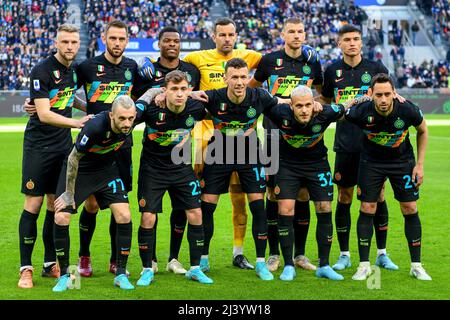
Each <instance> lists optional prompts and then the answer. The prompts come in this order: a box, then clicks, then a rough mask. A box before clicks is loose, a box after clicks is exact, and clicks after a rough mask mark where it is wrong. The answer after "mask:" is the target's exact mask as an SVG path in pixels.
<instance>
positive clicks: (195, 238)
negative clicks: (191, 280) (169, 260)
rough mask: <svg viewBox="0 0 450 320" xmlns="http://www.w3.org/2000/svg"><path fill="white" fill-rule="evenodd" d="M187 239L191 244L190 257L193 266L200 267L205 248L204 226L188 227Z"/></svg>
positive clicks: (190, 225)
mask: <svg viewBox="0 0 450 320" xmlns="http://www.w3.org/2000/svg"><path fill="white" fill-rule="evenodd" d="M187 238H188V242H189V256H190V260H191V266H198V265H200V257H201V255H202V251H203V246H204V244H205V239H204V238H205V235H204V233H203V226H202V225H199V226H194V225H192V224H189V225H188V231H187Z"/></svg>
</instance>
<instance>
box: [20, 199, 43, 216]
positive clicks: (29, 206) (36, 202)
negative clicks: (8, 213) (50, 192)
mask: <svg viewBox="0 0 450 320" xmlns="http://www.w3.org/2000/svg"><path fill="white" fill-rule="evenodd" d="M43 202H44V197H35V196H28V195H27V196H25V203H24V206H23V207H24V209H25V210H26V211H28V212H31V213H34V214H38V213H39V211H41V207H42V203H43Z"/></svg>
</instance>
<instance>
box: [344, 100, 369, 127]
mask: <svg viewBox="0 0 450 320" xmlns="http://www.w3.org/2000/svg"><path fill="white" fill-rule="evenodd" d="M363 105H364V104H359V105H356V106H353V107H351V108H348V109H347V110H346V111H345V120H347V121H349V122H351V123H354V124H356V125H357V126H359V127H360V123H361V121H360V119H361V114H362V113H361V112H362V106H363Z"/></svg>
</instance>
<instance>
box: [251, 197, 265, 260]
mask: <svg viewBox="0 0 450 320" xmlns="http://www.w3.org/2000/svg"><path fill="white" fill-rule="evenodd" d="M249 207H250V211H251V212H252V215H253V219H252V233H253V240H254V241H255V249H256V258H264V257H265V256H266V246H267V216H266V210H265V209H264V200H262V199H261V200H255V201H252V202H250V203H249Z"/></svg>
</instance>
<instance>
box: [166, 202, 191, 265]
mask: <svg viewBox="0 0 450 320" xmlns="http://www.w3.org/2000/svg"><path fill="white" fill-rule="evenodd" d="M186 222H187V217H186V213H185V211H184V210H172V213H171V214H170V254H169V262H170V261H171V260H172V259H178V254H179V253H180V248H181V242H182V241H183V235H184V229H185V228H186Z"/></svg>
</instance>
